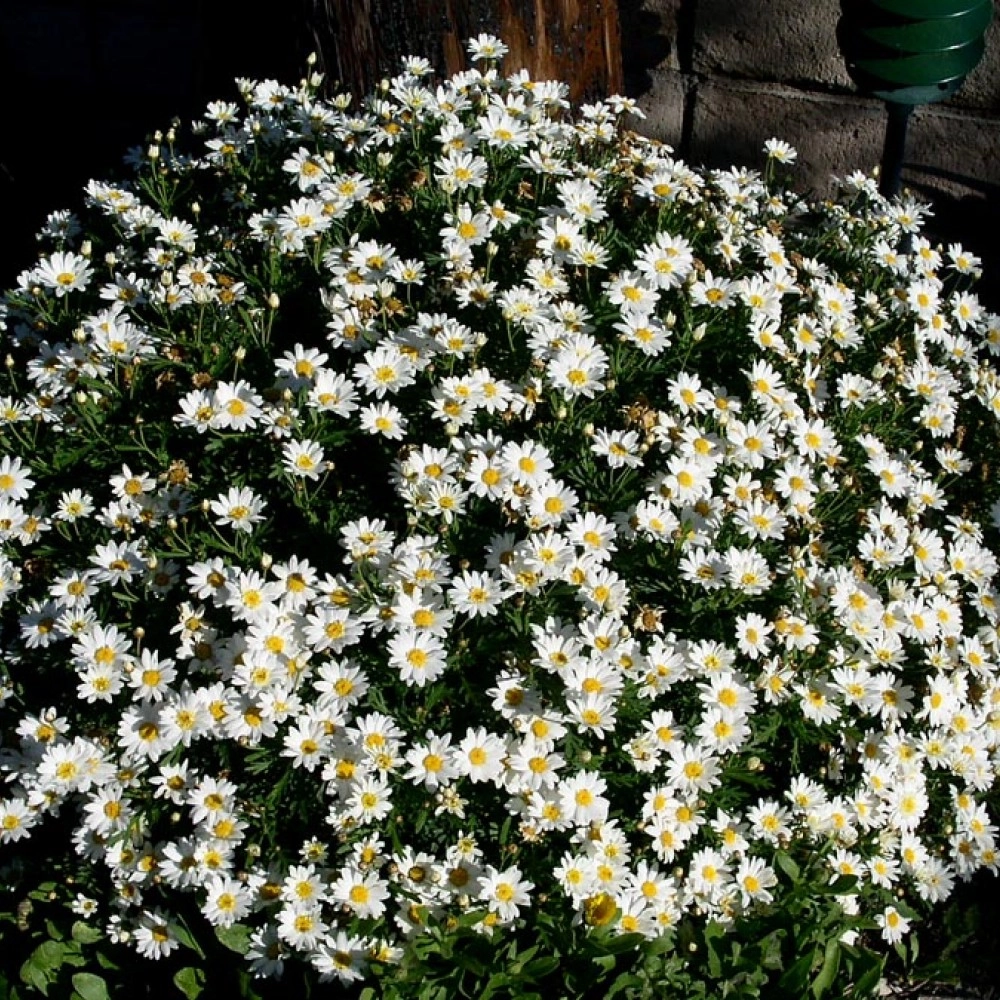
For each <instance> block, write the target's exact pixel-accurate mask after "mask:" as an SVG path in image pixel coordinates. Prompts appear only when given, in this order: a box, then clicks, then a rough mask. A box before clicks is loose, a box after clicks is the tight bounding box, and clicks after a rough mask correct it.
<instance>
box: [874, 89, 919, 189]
mask: <svg viewBox="0 0 1000 1000" xmlns="http://www.w3.org/2000/svg"><path fill="white" fill-rule="evenodd" d="M886 110H887V111H888V112H889V120H888V122H887V123H886V126H885V145H884V146H883V147H882V168H881V171H880V174H879V186H878V187H879V191H881V192H882V194H883V195H885V197H886V198H892V197H894V196H895V195H897V194H899V188H900V183H901V182H900V174H901V173H902V170H903V156H904V154H905V152H906V126H907V124H908V123H909V121H910V112H911V111H913V105H912V104H901V103H898V102H896V101H887V102H886Z"/></svg>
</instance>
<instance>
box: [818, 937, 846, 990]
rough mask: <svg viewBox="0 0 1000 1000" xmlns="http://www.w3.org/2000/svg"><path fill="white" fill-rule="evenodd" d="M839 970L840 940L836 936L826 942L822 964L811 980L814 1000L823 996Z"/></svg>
mask: <svg viewBox="0 0 1000 1000" xmlns="http://www.w3.org/2000/svg"><path fill="white" fill-rule="evenodd" d="M839 970H840V942H839V941H838V940H837V939H836V938H831V939H830V940H829V941H827V943H826V953H825V954H824V956H823V965H822V967H821V968H820V970H819V972H818V973H817V975H816V978H815V979H814V980H813V981H812V993H813V996H814V997H816V1000H820V998H821V997H823V996H825V995H826V994H827V993H828V992H829V990H830V988H831V987H832V986H833V984H834V982H835V981H836V979H837V972H838V971H839Z"/></svg>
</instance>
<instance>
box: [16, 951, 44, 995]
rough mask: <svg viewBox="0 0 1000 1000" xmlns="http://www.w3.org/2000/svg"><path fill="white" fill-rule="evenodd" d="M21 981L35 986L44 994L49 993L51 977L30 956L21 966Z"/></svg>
mask: <svg viewBox="0 0 1000 1000" xmlns="http://www.w3.org/2000/svg"><path fill="white" fill-rule="evenodd" d="M21 981H22V982H25V983H27V984H28V985H29V986H34V988H35V989H36V990H38V992H39V993H41V994H42V996H46V997H47V996H48V995H49V977H48V976H46V975H45V973H44V972H42V970H41V969H40V968H39V967H38V966H37V965H33V964H32V961H31V959H30V958H29V959H28V960H27V961H26V962H25V963H24V965H22V966H21Z"/></svg>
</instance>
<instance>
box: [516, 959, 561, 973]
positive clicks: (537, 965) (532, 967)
mask: <svg viewBox="0 0 1000 1000" xmlns="http://www.w3.org/2000/svg"><path fill="white" fill-rule="evenodd" d="M561 964H562V963H561V961H560V960H559V959H558V958H556V957H555V956H554V955H543V956H542V957H541V958H535V959H532V960H531V961H530V962H528V963H527V965H525V966H524V968H523V969H522V970H521V973H522V975H524V976H525V977H526V978H527V979H542V978H544V977H545V976H547V975H549V974H550V973H552V972H555V971H556V969H558V968H559V966H560V965H561Z"/></svg>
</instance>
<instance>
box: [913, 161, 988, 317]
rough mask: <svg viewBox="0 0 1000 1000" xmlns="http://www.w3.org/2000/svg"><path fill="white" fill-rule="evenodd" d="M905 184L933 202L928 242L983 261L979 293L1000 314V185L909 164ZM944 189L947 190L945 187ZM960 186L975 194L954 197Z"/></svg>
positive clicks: (938, 169) (984, 301)
mask: <svg viewBox="0 0 1000 1000" xmlns="http://www.w3.org/2000/svg"><path fill="white" fill-rule="evenodd" d="M904 171H905V173H904V177H903V183H904V185H905V186H906V187H908V188H910V189H912V190H913V191H914V192H915V193H916V194H918V195H920V196H921V197H922V198H924V199H926V200H927V201H928V202H930V204H931V206H932V208H933V211H934V214H933V216H932V217H931V218H930V219H928V221H927V223H926V224H925V227H924V228H925V232H926V235H927V238H928V239H929V240H931V242H932V243H941V244H943V245H944V246H945V247H947V246H948V244H950V243H960V244H961V245H962V246H963V247H964V248H965V249H966V250H970V251H971V252H972V253H974V254H976V255H977V256H979V257H981V258H982V260H983V278H982V279H981V280H980V281H979V282H978V283H977V285H976V287H975V289H974V290H975V292H976V294H978V296H979V298H980V301H981V302H982V303H983V305H984V306H986V308H988V309H989V310H990V311H992V312H1000V243H998V242H997V238H996V234H997V233H998V232H1000V184H995V183H991V182H989V181H981V180H976V179H974V178H971V177H966V176H964V175H962V174H959V173H955V172H954V171H951V170H943V169H941V168H939V167H925V166H920V165H919V164H906V165H905V167H904ZM942 185H944V186H942ZM948 185H957V186H960V187H961V188H963V189H964V190H965V192H968V191H970V190H971V191H972V192H975V193H973V194H969V193H962V194H951V193H949V192H948V190H947V186H948Z"/></svg>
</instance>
